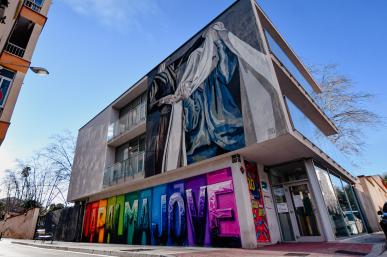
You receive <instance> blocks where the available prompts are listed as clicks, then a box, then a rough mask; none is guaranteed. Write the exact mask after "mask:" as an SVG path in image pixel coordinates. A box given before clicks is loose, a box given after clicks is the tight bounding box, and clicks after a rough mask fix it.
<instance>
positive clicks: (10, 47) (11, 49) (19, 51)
mask: <svg viewBox="0 0 387 257" xmlns="http://www.w3.org/2000/svg"><path fill="white" fill-rule="evenodd" d="M5 51H6V52H8V53H10V54H13V55H16V56H19V57H23V56H24V53H25V51H26V50H25V49H24V48H22V47H20V46H17V45H15V44H12V43H10V42H8V43H7V44H6V45H5Z"/></svg>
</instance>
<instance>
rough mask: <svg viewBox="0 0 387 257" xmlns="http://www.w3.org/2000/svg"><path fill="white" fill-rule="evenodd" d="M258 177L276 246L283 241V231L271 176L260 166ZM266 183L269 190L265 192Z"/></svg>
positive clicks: (273, 242) (271, 237)
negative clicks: (270, 180)
mask: <svg viewBox="0 0 387 257" xmlns="http://www.w3.org/2000/svg"><path fill="white" fill-rule="evenodd" d="M257 166H258V176H259V179H260V181H261V188H262V196H263V200H264V204H265V213H266V218H267V224H268V226H269V232H270V239H271V243H272V244H276V243H278V242H280V241H281V230H280V227H279V222H278V218H277V212H276V210H275V206H274V200H273V195H272V193H271V185H270V184H269V176H268V174H267V173H266V172H265V171H264V166H263V165H261V164H258V165H257ZM263 183H266V185H267V188H266V189H265V190H264V188H263V187H262V184H263Z"/></svg>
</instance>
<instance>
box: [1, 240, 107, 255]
mask: <svg viewBox="0 0 387 257" xmlns="http://www.w3.org/2000/svg"><path fill="white" fill-rule="evenodd" d="M35 256H36V257H89V256H90V257H96V256H103V257H106V255H98V254H88V253H76V252H70V251H62V250H54V249H43V248H37V247H32V246H24V245H19V244H12V243H11V240H9V239H2V240H1V241H0V257H35Z"/></svg>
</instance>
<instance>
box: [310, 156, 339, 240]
mask: <svg viewBox="0 0 387 257" xmlns="http://www.w3.org/2000/svg"><path fill="white" fill-rule="evenodd" d="M305 167H306V172H307V174H308V178H309V185H310V187H311V188H310V190H311V191H312V194H313V196H314V201H315V205H316V208H317V212H318V215H317V217H316V219H317V221H318V222H319V224H320V226H319V227H320V230H321V231H320V233H322V234H323V235H324V236H325V240H326V241H334V240H335V239H336V238H335V235H334V233H333V230H332V224H331V222H330V218H329V213H328V210H327V208H326V206H325V202H324V198H323V195H322V192H321V188H320V184H319V182H318V178H317V174H316V170H315V168H314V164H313V160H312V159H309V160H306V161H305Z"/></svg>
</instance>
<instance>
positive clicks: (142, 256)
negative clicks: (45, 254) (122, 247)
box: [11, 241, 175, 257]
mask: <svg viewBox="0 0 387 257" xmlns="http://www.w3.org/2000/svg"><path fill="white" fill-rule="evenodd" d="M11 243H12V244H19V245H25V246H31V247H36V248H44V249H55V250H61V251H71V252H77V253H89V254H99V255H107V256H117V257H172V256H175V255H170V254H156V253H155V254H152V253H145V252H135V251H136V249H133V252H125V251H109V250H94V249H86V248H76V247H67V246H57V245H44V244H41V245H38V244H34V243H25V242H16V241H11ZM152 250H153V249H149V251H152Z"/></svg>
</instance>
